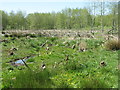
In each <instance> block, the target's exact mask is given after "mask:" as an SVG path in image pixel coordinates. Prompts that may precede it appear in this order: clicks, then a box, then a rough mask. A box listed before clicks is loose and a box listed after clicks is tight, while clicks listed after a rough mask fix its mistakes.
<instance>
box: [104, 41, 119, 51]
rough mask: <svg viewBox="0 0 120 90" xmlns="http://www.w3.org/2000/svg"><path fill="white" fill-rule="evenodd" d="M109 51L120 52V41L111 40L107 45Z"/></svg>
mask: <svg viewBox="0 0 120 90" xmlns="http://www.w3.org/2000/svg"><path fill="white" fill-rule="evenodd" d="M105 47H106V49H108V50H120V41H119V40H118V39H111V40H109V41H107V42H106V44H105Z"/></svg>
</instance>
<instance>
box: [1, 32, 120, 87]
mask: <svg viewBox="0 0 120 90" xmlns="http://www.w3.org/2000/svg"><path fill="white" fill-rule="evenodd" d="M98 35H99V34H98ZM26 38H27V37H26V36H24V37H15V36H14V37H2V39H3V40H7V42H1V45H3V52H2V54H3V55H2V71H3V72H2V75H3V76H2V82H3V83H2V88H117V87H118V58H117V57H118V52H120V50H116V51H112V50H107V49H106V48H105V46H104V45H102V44H104V42H103V41H104V39H102V36H101V38H97V39H74V40H68V39H62V38H58V37H40V36H39V37H38V36H37V37H30V38H27V39H26ZM44 43H45V44H44ZM80 43H83V44H82V45H79V44H80ZM43 44H44V45H43ZM73 45H75V46H76V47H75V48H74V49H73V48H72V46H73ZM82 46H84V47H85V48H86V51H84V52H82V51H79V48H82ZM47 47H49V49H48V48H47ZM13 48H16V49H13ZM11 52H13V53H14V54H13V55H10V53H11ZM32 55H33V57H30V58H29V59H28V60H27V61H26V63H27V65H28V66H29V68H30V69H28V68H27V67H26V66H25V65H21V66H14V65H11V64H10V63H8V62H9V61H14V60H15V59H18V58H23V57H26V56H32ZM102 61H104V62H105V65H103V64H101V62H102ZM43 63H44V64H45V65H46V68H45V69H44V70H43V69H42V68H41V65H42V64H43Z"/></svg>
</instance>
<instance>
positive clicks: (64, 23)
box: [0, 2, 118, 30]
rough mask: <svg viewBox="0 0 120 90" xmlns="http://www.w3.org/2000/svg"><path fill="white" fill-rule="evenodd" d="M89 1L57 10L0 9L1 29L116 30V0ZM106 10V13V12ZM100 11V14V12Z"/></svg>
mask: <svg viewBox="0 0 120 90" xmlns="http://www.w3.org/2000/svg"><path fill="white" fill-rule="evenodd" d="M101 3H102V2H96V3H94V2H93V3H90V5H91V6H86V7H85V8H82V9H81V8H73V9H72V8H65V9H63V10H61V11H59V12H51V13H37V12H36V13H30V14H28V15H26V14H25V12H22V11H17V13H15V12H14V11H11V12H10V13H7V12H5V11H2V10H1V11H0V14H1V16H2V29H3V30H16V29H17V30H41V29H44V30H45V29H76V30H82V29H83V30H90V29H91V30H104V29H113V30H117V27H118V7H117V5H118V4H117V2H114V3H113V2H112V3H110V2H109V3H108V2H105V3H102V4H104V7H102V6H103V5H102V4H101ZM106 12H107V13H106ZM100 13H101V14H100Z"/></svg>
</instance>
